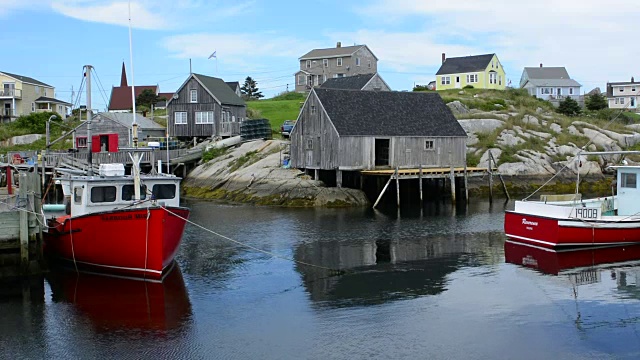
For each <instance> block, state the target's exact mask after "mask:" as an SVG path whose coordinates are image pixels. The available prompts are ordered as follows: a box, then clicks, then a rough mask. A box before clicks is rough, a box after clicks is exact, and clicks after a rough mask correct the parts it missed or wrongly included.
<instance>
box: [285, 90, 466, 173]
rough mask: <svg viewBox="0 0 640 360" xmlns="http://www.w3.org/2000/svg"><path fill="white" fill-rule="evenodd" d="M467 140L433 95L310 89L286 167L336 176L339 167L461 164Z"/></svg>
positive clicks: (372, 168) (443, 106) (409, 166)
mask: <svg viewBox="0 0 640 360" xmlns="http://www.w3.org/2000/svg"><path fill="white" fill-rule="evenodd" d="M466 139H467V134H466V132H465V131H464V129H462V127H461V126H460V124H459V123H458V121H457V120H456V118H455V117H454V116H453V113H452V112H451V110H450V109H449V108H448V107H447V106H446V104H445V103H444V102H443V101H442V98H440V95H438V94H436V93H424V92H392V91H356V90H338V89H323V88H314V89H313V90H312V91H311V92H310V94H309V96H308V97H307V99H306V101H305V103H304V105H303V107H302V109H301V111H300V114H299V116H298V121H297V122H296V125H295V127H294V128H293V131H292V132H291V166H292V167H296V168H300V169H313V170H332V171H336V176H337V177H338V178H340V177H341V172H342V171H362V170H375V169H394V168H396V167H398V168H401V169H407V168H413V169H417V168H418V167H422V168H442V167H446V168H449V167H451V166H453V167H460V166H465V164H466ZM315 173H316V177H318V171H316V172H315Z"/></svg>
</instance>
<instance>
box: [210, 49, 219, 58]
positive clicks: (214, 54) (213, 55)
mask: <svg viewBox="0 0 640 360" xmlns="http://www.w3.org/2000/svg"><path fill="white" fill-rule="evenodd" d="M216 52H217V50H215V51H214V52H213V54H211V55H209V59H211V58H214V59H217V58H218V57H217V56H216Z"/></svg>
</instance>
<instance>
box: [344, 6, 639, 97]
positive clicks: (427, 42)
mask: <svg viewBox="0 0 640 360" xmlns="http://www.w3.org/2000/svg"><path fill="white" fill-rule="evenodd" d="M359 11H360V12H361V14H364V15H366V16H369V17H373V18H374V19H375V20H379V21H382V24H383V25H381V26H384V24H385V23H386V24H389V23H393V25H394V27H400V26H403V25H404V24H419V25H418V26H420V28H418V29H417V31H416V32H412V33H408V32H401V33H390V32H388V31H380V32H376V31H360V32H356V33H354V34H352V36H354V37H355V38H356V39H358V40H359V41H362V42H366V43H367V44H368V45H370V47H371V48H372V50H373V51H374V52H376V53H377V54H378V53H379V54H380V56H379V57H380V58H381V63H384V64H387V63H388V64H390V65H391V66H393V67H394V68H398V69H401V68H406V67H412V66H420V65H421V64H422V65H430V66H437V65H439V63H440V53H442V52H446V53H447V55H448V56H465V55H470V54H480V53H493V52H495V53H497V54H498V56H499V57H500V59H501V60H502V62H503V63H505V65H506V68H507V71H508V72H509V73H508V77H509V78H510V79H512V80H514V82H516V83H517V80H519V77H520V73H521V72H522V68H523V67H524V66H536V65H537V64H539V63H544V64H545V65H548V66H566V67H567V70H569V73H570V74H571V76H572V77H573V78H575V79H577V80H578V81H581V82H582V83H583V85H584V90H587V91H588V90H590V89H591V88H592V87H595V86H603V85H604V83H605V82H606V81H607V80H610V81H614V80H626V79H627V78H629V77H630V76H631V75H633V73H632V72H633V71H635V67H636V66H635V61H634V59H636V58H638V57H640V48H638V47H637V46H635V42H634V38H635V34H637V32H638V31H637V30H639V27H640V26H639V25H638V23H637V20H636V19H637V18H638V16H639V15H640V7H638V6H637V0H611V1H600V0H564V1H556V0H537V1H535V2H527V3H524V2H522V1H513V0H493V1H491V2H487V1H479V0H457V1H440V0H423V1H414V0H378V1H377V2H376V3H374V4H373V5H371V6H370V7H368V8H365V9H362V10H359ZM414 26H415V25H414Z"/></svg>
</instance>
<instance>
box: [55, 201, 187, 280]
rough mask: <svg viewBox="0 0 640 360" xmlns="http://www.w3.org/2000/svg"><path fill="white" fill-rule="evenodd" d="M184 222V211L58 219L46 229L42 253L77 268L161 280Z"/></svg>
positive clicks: (156, 209)
mask: <svg viewBox="0 0 640 360" xmlns="http://www.w3.org/2000/svg"><path fill="white" fill-rule="evenodd" d="M167 210H168V211H167ZM174 214H175V215H174ZM188 217H189V209H187V208H182V207H173V208H167V209H166V210H165V209H164V208H161V207H149V208H136V209H126V210H116V211H108V212H100V213H93V214H88V215H83V216H78V217H70V216H63V217H60V218H58V219H57V220H55V221H53V222H51V223H50V224H49V226H50V227H49V229H48V232H47V233H45V237H44V242H45V251H46V253H47V254H48V255H51V256H53V257H55V258H59V259H63V260H68V261H73V262H74V263H75V264H76V265H78V266H82V267H89V268H93V269H95V270H99V271H103V272H109V273H116V274H123V275H130V276H139V277H145V278H151V279H161V278H162V275H163V272H164V271H165V270H166V269H168V267H169V265H171V262H172V261H173V258H174V257H175V255H176V253H177V252H178V249H179V246H180V242H181V240H182V234H183V232H184V227H185V223H186V220H185V219H187V218H188Z"/></svg>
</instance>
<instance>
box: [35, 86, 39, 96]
mask: <svg viewBox="0 0 640 360" xmlns="http://www.w3.org/2000/svg"><path fill="white" fill-rule="evenodd" d="M35 90H36V95H40V86H38V85H36V89H35Z"/></svg>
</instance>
